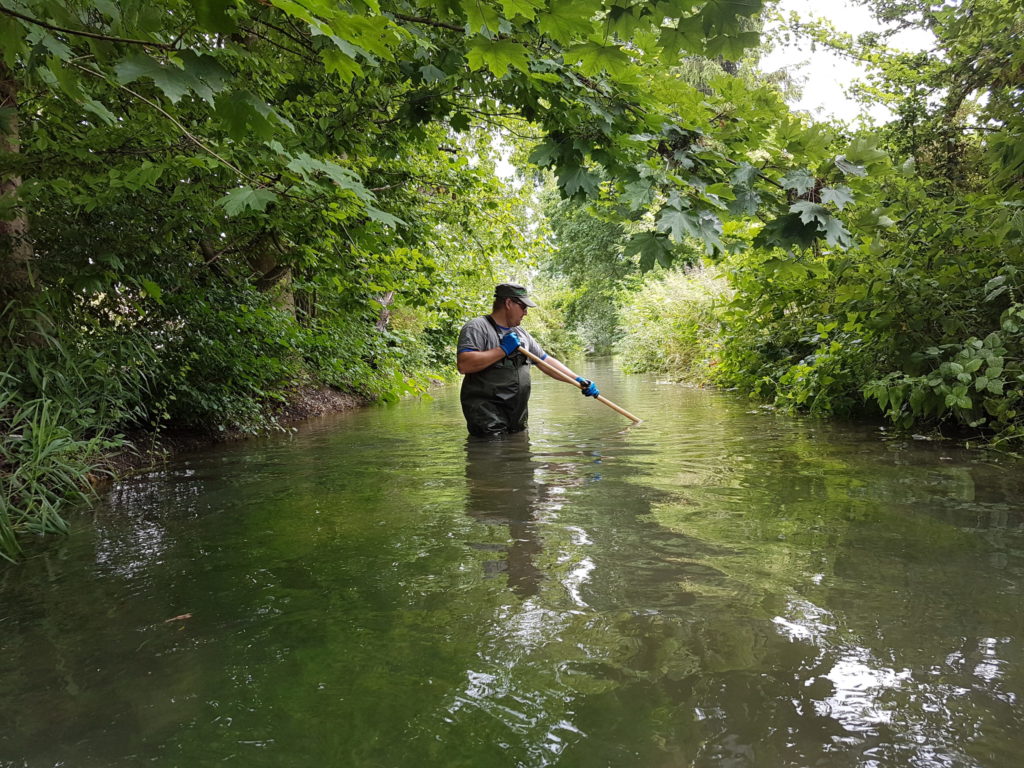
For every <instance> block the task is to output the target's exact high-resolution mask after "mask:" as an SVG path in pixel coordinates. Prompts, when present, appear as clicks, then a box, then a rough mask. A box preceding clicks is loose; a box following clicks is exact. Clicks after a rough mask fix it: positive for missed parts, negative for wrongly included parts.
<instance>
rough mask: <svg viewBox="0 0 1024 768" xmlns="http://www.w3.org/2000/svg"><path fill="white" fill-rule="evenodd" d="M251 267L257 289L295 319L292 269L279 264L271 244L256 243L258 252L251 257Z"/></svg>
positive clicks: (265, 242)
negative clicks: (268, 295)
mask: <svg viewBox="0 0 1024 768" xmlns="http://www.w3.org/2000/svg"><path fill="white" fill-rule="evenodd" d="M249 266H250V267H251V268H252V270H253V272H254V274H255V279H256V288H257V289H259V290H260V291H262V292H263V293H269V294H270V295H271V296H272V297H273V300H274V306H276V307H277V308H278V309H283V310H284V311H285V312H288V313H290V314H291V315H292V316H293V317H294V316H295V292H294V291H293V290H292V268H291V267H287V266H283V265H282V264H279V263H278V261H277V256H276V255H275V254H274V252H273V250H272V249H271V246H270V243H269V242H267V241H265V240H261V241H260V242H257V243H256V252H255V253H253V254H252V255H251V256H250V257H249Z"/></svg>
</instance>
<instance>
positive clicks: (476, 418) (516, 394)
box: [459, 316, 530, 435]
mask: <svg viewBox="0 0 1024 768" xmlns="http://www.w3.org/2000/svg"><path fill="white" fill-rule="evenodd" d="M488 319H489V320H490V319H491V318H490V317H489V316H488ZM491 325H492V327H494V332H495V333H496V334H497V335H498V339H499V341H500V339H501V333H500V331H498V329H497V327H495V323H494V321H493V320H491ZM495 346H497V345H495ZM459 398H460V399H461V401H462V414H463V415H464V416H465V417H466V426H467V427H468V428H469V431H470V433H471V434H474V435H500V434H503V433H505V432H521V431H522V430H524V429H526V419H527V416H528V413H527V405H528V404H529V402H530V361H529V359H527V357H526V355H521V354H515V355H513V356H512V357H506V358H505V359H503V360H499V361H498V362H496V363H495V364H494V365H491V366H489V367H487V368H484V369H483V370H482V371H477V372H476V373H470V374H468V375H467V376H466V377H465V378H464V379H463V380H462V390H461V392H460V394H459Z"/></svg>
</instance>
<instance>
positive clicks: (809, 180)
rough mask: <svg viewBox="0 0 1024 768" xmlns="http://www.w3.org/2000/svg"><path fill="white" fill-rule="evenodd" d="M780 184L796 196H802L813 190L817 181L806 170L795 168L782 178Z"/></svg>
mask: <svg viewBox="0 0 1024 768" xmlns="http://www.w3.org/2000/svg"><path fill="white" fill-rule="evenodd" d="M780 183H781V184H782V186H783V188H784V189H792V190H795V191H796V193H797V194H798V195H803V194H806V193H807V192H809V191H810V190H812V189H814V185H815V184H816V183H817V180H816V179H815V178H814V175H813V174H812V173H811V172H810V171H808V170H807V169H806V168H797V169H796V170H793V171H790V172H789V173H787V174H786V175H785V176H783V177H782V180H781V182H780Z"/></svg>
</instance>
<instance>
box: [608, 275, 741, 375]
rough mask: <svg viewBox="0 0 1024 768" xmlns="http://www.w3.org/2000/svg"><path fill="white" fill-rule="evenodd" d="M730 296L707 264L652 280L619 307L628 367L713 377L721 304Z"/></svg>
mask: <svg viewBox="0 0 1024 768" xmlns="http://www.w3.org/2000/svg"><path fill="white" fill-rule="evenodd" d="M728 298H729V291H728V288H727V287H726V285H725V281H724V280H723V279H722V278H721V277H720V276H719V275H718V273H717V272H716V271H714V270H712V269H710V268H706V267H695V268H692V269H688V270H686V271H673V272H666V273H664V274H662V275H661V276H659V277H656V278H654V279H651V280H648V281H647V283H646V284H644V285H643V286H642V287H641V288H640V290H638V291H636V292H634V293H632V294H631V295H629V296H628V297H627V298H626V300H625V301H624V303H623V305H622V308H621V318H622V322H623V326H624V330H625V335H624V337H623V338H622V340H621V341H620V342H619V344H618V353H619V355H620V359H621V362H622V366H623V368H624V370H626V371H627V372H629V373H642V372H651V373H660V374H666V375H668V376H670V377H672V378H673V379H676V380H679V381H689V382H692V383H696V384H705V383H708V382H709V381H711V379H712V376H713V371H714V368H715V366H716V365H717V364H718V360H717V355H718V353H719V350H720V335H721V331H720V322H719V319H718V309H719V307H720V306H721V305H722V303H723V302H725V301H728Z"/></svg>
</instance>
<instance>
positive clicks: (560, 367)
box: [535, 355, 576, 381]
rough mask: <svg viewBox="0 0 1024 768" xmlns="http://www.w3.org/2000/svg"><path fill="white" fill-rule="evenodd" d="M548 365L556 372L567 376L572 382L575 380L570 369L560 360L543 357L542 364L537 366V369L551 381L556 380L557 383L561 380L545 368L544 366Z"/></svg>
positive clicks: (574, 375)
mask: <svg viewBox="0 0 1024 768" xmlns="http://www.w3.org/2000/svg"><path fill="white" fill-rule="evenodd" d="M535 365H536V363H535ZM549 365H550V366H551V367H552V368H554V369H555V370H556V371H561V372H562V373H564V374H565V375H566V376H568V377H569V378H570V379H572V380H573V381H575V380H576V374H575V373H574V372H573V370H572V369H571V368H569V366H567V365H566V364H565V363H563V362H562V361H561V360H559V359H558V358H555V357H552V356H551V355H548V356H547V357H545V358H544V362H543V363H541V364H540V365H537V367H538V368H540V369H541V370H542V371H543V372H544V373H546V374H547V375H548V376H550V377H551V378H552V379H558V381H561V380H562V377H561V376H559V375H558V374H557V373H552V371H551V370H549V369H548V368H547V367H546V366H549Z"/></svg>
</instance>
